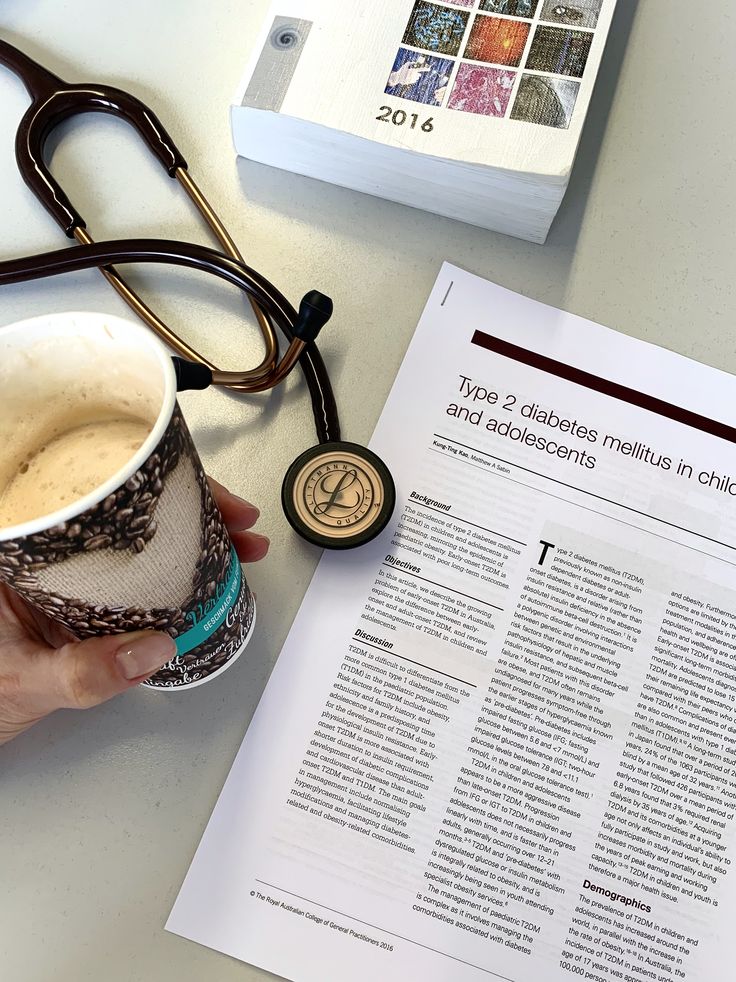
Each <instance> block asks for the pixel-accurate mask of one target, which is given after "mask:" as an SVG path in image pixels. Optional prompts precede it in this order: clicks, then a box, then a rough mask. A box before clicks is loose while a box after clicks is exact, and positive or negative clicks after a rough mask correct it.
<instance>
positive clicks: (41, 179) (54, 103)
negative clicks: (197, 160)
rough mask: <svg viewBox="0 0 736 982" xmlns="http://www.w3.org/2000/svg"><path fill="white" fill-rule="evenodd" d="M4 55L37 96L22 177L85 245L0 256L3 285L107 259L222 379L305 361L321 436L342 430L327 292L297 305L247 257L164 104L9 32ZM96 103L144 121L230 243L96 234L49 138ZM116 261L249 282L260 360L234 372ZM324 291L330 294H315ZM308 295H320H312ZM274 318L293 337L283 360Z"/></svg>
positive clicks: (264, 377)
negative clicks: (44, 61)
mask: <svg viewBox="0 0 736 982" xmlns="http://www.w3.org/2000/svg"><path fill="white" fill-rule="evenodd" d="M0 65H4V66H5V67H7V68H9V69H10V70H11V71H12V72H14V73H15V74H16V75H17V76H18V77H19V78H20V79H21V81H22V82H23V84H24V85H25V87H26V89H27V91H28V94H29V96H30V97H31V105H30V107H29V108H28V110H27V111H26V113H25V114H24V116H23V118H22V119H21V121H20V124H19V127H18V133H17V136H16V144H15V151H16V160H17V162H18V168H19V170H20V173H21V175H22V177H23V180H24V181H25V183H26V184H27V185H28V187H29V188H30V189H31V191H32V192H33V193H34V195H35V196H36V197H37V198H38V200H39V201H40V202H41V203H42V204H43V205H44V207H45V208H46V210H47V211H48V212H49V213H50V214H51V215H52V216H53V218H54V219H55V220H56V222H57V223H58V225H60V227H61V228H62V229H63V230H64V232H65V234H66V235H67V236H69V237H70V238H74V239H76V241H77V242H78V243H79V245H78V246H76V247H72V248H68V249H62V250H58V251H55V252H48V253H43V254H41V255H38V256H29V257H26V258H22V259H13V260H7V261H0V285H1V284H3V283H18V282H22V281H24V280H31V279H37V278H41V277H45V276H54V275H58V274H61V273H65V272H69V271H72V270H79V269H87V268H90V267H93V266H95V267H98V268H99V269H100V271H101V272H102V273H103V275H104V276H105V277H106V279H107V280H108V282H109V283H110V284H111V285H112V286H113V288H114V289H115V290H116V291H117V292H118V293H119V294H120V296H121V297H122V298H123V300H124V301H125V302H126V303H127V304H128V306H129V307H130V308H131V309H132V310H134V311H135V313H136V314H137V315H138V316H139V317H141V318H142V320H143V321H145V323H146V324H148V326H149V327H151V328H152V329H153V330H154V331H155V332H156V333H157V334H158V335H159V337H161V339H162V340H164V341H165V342H166V343H167V344H168V345H169V347H171V348H172V349H173V350H174V351H176V352H177V353H178V354H179V355H181V356H182V357H183V358H186V359H189V360H193V361H197V362H200V363H202V364H204V365H206V366H207V367H208V368H209V369H210V370H211V372H212V381H213V383H214V384H216V385H223V386H226V387H227V388H230V389H233V390H235V391H236V392H261V391H263V390H265V389H270V388H272V387H273V386H274V385H277V384H278V383H279V382H280V381H282V380H283V379H284V378H285V377H286V375H287V374H288V373H289V372H290V371H291V369H292V368H293V367H294V366H295V365H296V363H297V362H299V364H300V365H301V368H302V371H303V373H304V377H305V379H306V381H307V385H308V387H309V391H310V395H311V398H312V408H313V412H314V420H315V426H316V428H317V437H318V439H319V441H320V443H325V442H328V441H334V440H339V439H340V427H339V422H338V417H337V407H336V405H335V399H334V396H333V393H332V386H331V385H330V381H329V377H328V375H327V370H326V368H325V365H324V362H323V361H322V358H321V356H320V354H319V351H318V350H317V346H316V345H315V344H314V341H313V337H314V335H315V334H316V331H317V330H319V327H320V326H321V325H322V324H323V323H324V322H325V321H326V320H327V319H328V317H329V314H330V312H331V303H330V302H329V301H328V299H327V298H325V297H322V295H320V294H316V293H315V294H308V295H307V297H305V299H304V301H303V303H302V306H301V307H300V310H299V313H297V311H295V310H294V308H293V307H292V306H291V304H289V302H288V301H287V300H286V299H285V298H284V297H283V295H282V294H281V293H280V292H279V291H278V290H277V289H276V288H275V287H274V286H273V285H272V284H271V283H269V281H268V280H266V279H265V277H263V276H261V275H260V274H259V273H257V272H255V271H254V270H252V269H250V268H249V267H248V266H246V265H245V263H244V262H243V257H242V256H241V254H240V252H239V250H238V248H237V246H236V245H235V243H234V242H233V240H232V238H231V237H230V235H229V233H228V232H227V230H226V229H225V227H224V225H223V224H222V222H221V221H220V219H219V218H218V216H217V215H216V214H215V212H214V210H213V209H212V207H211V206H210V204H209V203H208V202H207V200H206V198H205V197H204V195H203V194H202V192H201V191H200V190H199V188H198V187H197V185H196V184H195V182H194V181H193V179H192V178H191V176H190V175H189V172H188V169H187V163H186V160H185V159H184V157H183V156H182V154H181V153H180V151H179V150H178V148H177V147H176V145H175V143H174V141H173V140H172V139H171V137H170V136H169V134H168V133H167V132H166V130H165V129H164V127H163V126H162V125H161V123H160V122H159V120H158V119H157V117H156V116H155V114H154V113H152V112H151V110H150V109H149V108H148V107H147V106H146V105H144V103H142V102H141V101H140V100H139V99H137V98H136V97H135V96H132V95H130V94H129V93H127V92H124V91H122V90H121V89H117V88H112V87H109V86H103V85H96V84H94V85H88V84H79V85H76V84H69V83H67V82H64V81H62V79H60V78H58V76H56V75H54V74H53V73H52V72H49V71H48V70H47V69H45V68H43V67H42V66H41V65H39V64H38V63H37V62H35V61H33V60H32V59H31V58H29V57H28V56H27V55H26V54H24V53H23V52H22V51H19V50H18V49H17V48H15V47H13V45H11V44H8V43H7V42H6V41H3V40H2V39H0ZM87 112H103V113H110V114H112V115H115V116H119V117H121V118H122V119H124V120H126V122H128V123H130V124H131V125H132V126H133V127H134V129H136V130H137V131H138V133H139V134H140V136H141V138H142V139H143V141H144V142H145V143H146V145H147V146H148V148H149V149H150V150H151V152H152V153H153V155H154V156H155V157H156V158H157V159H158V160H159V161H160V163H161V164H162V166H163V167H164V169H165V170H166V173H167V174H168V175H169V177H171V178H175V179H176V180H177V181H178V182H179V183H180V184H181V186H182V187H183V188H184V190H185V191H186V193H187V195H188V196H189V198H190V199H191V201H192V202H193V204H194V205H195V207H196V208H197V210H198V212H199V213H200V215H201V216H202V218H203V219H204V220H205V222H206V223H207V225H208V226H209V228H210V229H211V231H212V232H213V234H214V235H215V237H216V238H217V240H218V242H219V244H220V246H221V248H222V250H223V251H222V252H217V251H216V250H214V249H209V248H207V247H205V246H199V245H196V244H193V243H184V242H175V241H171V240H166V239H160V240H159V239H121V240H118V241H115V242H101V243H95V242H94V241H93V239H92V237H91V235H90V234H89V233H88V232H87V226H86V223H85V221H84V219H83V218H82V216H81V215H80V214H79V212H77V210H76V209H75V208H74V206H73V205H72V203H71V201H70V200H69V198H68V197H67V195H66V194H65V193H64V191H63V189H62V188H61V186H60V185H59V184H58V182H57V181H56V180H55V179H54V177H53V176H52V174H51V173H50V171H49V169H48V167H47V165H46V162H45V158H44V148H45V143H46V140H47V138H48V136H49V134H50V133H51V132H52V130H53V129H54V128H55V127H56V126H57V125H58V124H59V123H61V122H63V121H64V120H65V119H68V118H69V117H71V116H75V115H79V114H82V113H87ZM113 262H118V263H131V262H144V263H163V264H166V263H168V264H173V265H182V266H188V267H190V268H194V269H199V270H204V271H206V272H209V273H212V274H213V275H216V276H218V277H220V278H221V279H224V280H226V281H227V282H230V283H233V284H234V285H236V286H238V287H239V288H240V289H241V290H244V291H245V292H246V294H247V295H248V298H249V300H250V304H251V307H252V309H253V312H254V314H255V317H256V320H257V322H258V325H259V327H260V329H261V333H262V335H263V340H264V344H265V354H264V357H263V360H262V362H261V364H260V365H258V366H257V367H256V368H253V369H250V370H248V371H243V372H226V371H222V370H221V369H219V368H217V366H215V365H214V364H212V363H211V362H209V361H208V360H207V359H205V358H204V357H202V355H201V354H199V353H198V352H197V351H195V350H194V348H192V347H190V345H188V344H187V343H186V341H184V340H183V339H182V338H181V337H180V336H179V335H178V334H177V333H176V332H175V331H173V330H172V329H171V328H170V327H169V326H168V325H167V324H165V323H164V322H163V321H162V320H161V319H160V318H159V317H158V316H157V315H156V314H155V313H154V312H153V311H152V310H151V309H150V307H148V305H147V304H146V303H145V301H143V300H142V299H141V298H140V297H139V296H138V295H137V294H136V293H135V291H134V290H133V289H132V288H131V287H130V286H129V285H128V284H127V283H126V281H125V280H124V279H123V277H122V276H121V275H120V274H119V273H118V271H117V270H116V269H115V268H114V266H113V265H111V264H112V263H113ZM319 297H321V300H319V299H317V300H315V299H314V298H319ZM308 298H312V300H311V301H308ZM305 304H306V307H305ZM328 308H329V309H328ZM307 321H309V324H308V325H307ZM274 324H275V325H276V327H278V328H279V330H280V331H281V332H282V333H283V334H284V335H285V337H286V338H287V340H288V341H289V345H288V348H287V350H286V352H285V353H284V355H283V357H282V358H281V359H280V360H279V346H278V340H277V337H276V333H275V330H274ZM300 335H301V337H300Z"/></svg>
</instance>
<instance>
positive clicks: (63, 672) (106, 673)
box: [51, 631, 176, 709]
mask: <svg viewBox="0 0 736 982" xmlns="http://www.w3.org/2000/svg"><path fill="white" fill-rule="evenodd" d="M175 655H176V645H175V643H174V641H173V640H172V639H171V638H170V637H169V636H168V634H159V633H156V632H153V631H136V632H134V633H132V634H114V635H108V636H106V637H102V638H90V639H89V640H87V641H76V642H72V643H70V644H65V645H63V646H62V647H61V648H59V649H58V650H57V651H56V652H55V654H54V656H53V658H52V659H51V664H52V665H53V666H54V671H55V674H56V680H57V686H58V693H59V707H60V708H66V709H86V708H88V707H90V706H97V705H98V704H99V703H101V702H105V700H106V699H111V698H112V696H115V695H117V694H118V693H119V692H124V691H125V690H126V689H130V688H132V686H134V685H137V684H138V683H139V682H143V681H144V680H145V679H147V678H148V677H149V676H150V675H153V673H154V672H155V671H156V670H157V669H159V668H161V666H162V665H165V664H166V662H167V661H170V660H171V659H172V658H173V657H174V656H175Z"/></svg>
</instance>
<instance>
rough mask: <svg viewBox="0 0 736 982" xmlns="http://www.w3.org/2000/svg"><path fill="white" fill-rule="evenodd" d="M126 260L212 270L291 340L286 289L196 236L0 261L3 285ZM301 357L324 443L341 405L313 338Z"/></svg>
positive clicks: (334, 436)
mask: <svg viewBox="0 0 736 982" xmlns="http://www.w3.org/2000/svg"><path fill="white" fill-rule="evenodd" d="M121 263H122V264H125V263H155V264H159V265H167V264H168V265H176V266H186V267H189V268H190V269H196V270H200V271H203V272H207V273H211V274H212V275H214V276H217V277H219V278H220V279H222V280H225V281H226V282H228V283H230V284H232V285H233V286H237V287H238V288H239V289H240V290H243V291H244V292H246V293H247V294H248V295H249V296H251V297H252V298H253V299H254V300H255V301H256V303H258V304H259V306H261V307H262V308H263V309H264V310H265V311H266V312H267V313H268V315H269V316H270V317H271V318H272V319H273V322H274V323H275V324H276V326H277V327H278V328H279V330H280V331H281V332H282V333H283V334H284V335H285V337H286V338H287V339H288V340H291V339H292V337H293V332H292V327H293V325H294V323H295V322H296V319H297V312H296V310H295V309H294V307H293V306H292V305H291V304H290V303H289V301H288V300H287V299H286V297H284V295H283V294H282V293H281V292H280V291H279V290H278V289H277V288H276V287H275V286H274V285H273V284H272V283H271V282H270V281H269V280H267V279H266V278H265V277H264V276H262V275H261V274H260V273H258V272H257V271H256V270H254V269H251V268H250V267H248V266H246V265H245V263H241V262H238V261H236V260H235V259H231V258H230V257H229V256H226V255H224V254H223V253H221V252H218V251H217V250H215V249H210V248H209V247H207V246H203V245H198V244H197V243H193V242H179V241H176V240H174V239H143V238H140V239H116V240H115V241H109V242H104V241H103V242H95V243H93V244H90V245H76V246H71V247H69V248H66V249H54V250H52V251H50V252H43V253H39V254H37V255H35V256H24V257H23V258H22V259H8V260H3V261H0V286H2V285H4V284H10V283H23V282H28V281H30V280H36V279H45V278H46V277H50V276H61V275H63V274H64V273H72V272H79V271H82V270H86V269H93V268H99V267H104V266H111V265H113V264H121ZM300 363H301V364H302V368H303V370H304V375H305V378H306V381H307V384H308V387H309V391H310V395H311V398H312V409H313V413H314V421H315V427H316V429H317V438H318V440H319V442H320V443H327V442H330V441H335V440H339V439H340V431H339V424H338V422H337V420H338V417H337V407H336V405H335V399H334V395H333V393H332V388H331V386H330V384H329V378H328V375H327V370H326V368H325V365H324V362H323V361H322V356H321V355H320V353H319V351H318V350H317V346H316V345H315V344H314V343H312V342H310V343H308V344H307V347H306V348H305V349H304V351H303V352H302V354H301V356H300Z"/></svg>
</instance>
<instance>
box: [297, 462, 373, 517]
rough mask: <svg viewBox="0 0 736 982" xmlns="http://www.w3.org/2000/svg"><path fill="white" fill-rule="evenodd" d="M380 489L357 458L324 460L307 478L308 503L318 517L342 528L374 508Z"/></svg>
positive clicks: (306, 495)
mask: <svg viewBox="0 0 736 982" xmlns="http://www.w3.org/2000/svg"><path fill="white" fill-rule="evenodd" d="M377 490H378V489H377V487H376V483H375V481H374V480H372V479H371V475H370V474H369V473H368V471H367V470H366V469H365V468H363V467H360V466H359V465H358V464H357V463H356V462H355V461H354V460H352V461H348V460H340V459H334V460H324V461H322V462H321V463H320V464H319V465H318V466H316V467H314V468H313V469H312V471H311V472H310V474H309V475H308V476H307V478H306V481H305V483H304V505H305V506H306V508H307V509H308V510H309V512H310V514H311V515H312V517H313V518H314V519H315V520H316V521H318V522H320V523H321V524H323V525H326V526H328V527H330V528H340V527H342V526H344V525H354V524H355V523H357V522H360V520H361V519H362V518H364V517H365V516H366V515H367V514H368V513H369V512H371V511H372V509H373V506H374V504H375V500H376V494H377Z"/></svg>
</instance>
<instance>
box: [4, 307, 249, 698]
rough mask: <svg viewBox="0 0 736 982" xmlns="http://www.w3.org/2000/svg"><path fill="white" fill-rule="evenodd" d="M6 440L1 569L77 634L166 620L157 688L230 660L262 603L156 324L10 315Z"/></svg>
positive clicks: (210, 674) (185, 683) (216, 669)
mask: <svg viewBox="0 0 736 982" xmlns="http://www.w3.org/2000/svg"><path fill="white" fill-rule="evenodd" d="M0 447H2V451H1V456H0V580H2V581H3V582H5V583H6V584H7V585H8V586H9V587H11V588H12V589H13V590H15V591H17V593H18V594H20V596H21V597H22V598H23V599H24V600H25V601H26V602H27V603H28V604H30V605H31V606H32V607H34V608H35V609H36V610H38V611H39V612H41V613H42V614H45V615H46V616H48V617H49V618H51V619H52V620H54V621H56V622H58V623H59V624H61V625H63V626H64V627H65V628H67V629H68V630H69V631H70V632H71V633H72V634H73V635H74V636H75V637H77V638H79V639H83V638H88V637H93V636H96V635H104V634H120V633H124V632H128V631H141V630H153V631H164V632H166V633H168V634H170V635H171V637H172V638H173V639H174V641H175V642H176V648H177V653H176V656H175V657H174V658H172V660H171V661H170V662H168V663H167V664H166V665H164V666H163V668H161V669H160V670H159V671H158V672H156V673H155V675H153V676H152V677H151V678H150V679H148V680H147V681H146V682H144V683H143V684H144V685H146V686H148V687H150V688H156V689H189V688H193V687H195V686H198V685H201V684H203V683H204V682H208V681H210V680H211V679H213V678H215V677H216V676H217V675H219V674H221V673H222V672H224V671H225V670H226V669H227V668H229V667H230V666H231V665H232V664H233V663H234V661H235V660H236V659H237V658H238V656H239V655H240V654H241V653H242V651H243V650H244V648H245V647H246V645H247V643H248V641H249V639H250V636H251V633H252V630H253V625H254V621H255V603H254V599H253V595H252V593H251V591H250V589H249V587H248V584H247V582H246V579H245V576H244V575H243V572H242V569H241V566H240V562H239V560H238V558H237V555H236V553H235V549H234V547H233V545H232V542H231V541H230V537H229V535H228V533H227V530H226V528H225V524H224V521H223V519H222V516H221V514H220V512H219V510H218V508H217V505H216V504H215V501H214V499H213V497H212V493H211V491H210V487H209V484H208V482H207V478H206V476H205V474H204V471H203V469H202V465H201V463H200V460H199V457H198V455H197V451H196V449H195V447H194V444H193V442H192V439H191V436H190V434H189V431H188V429H187V426H186V423H185V421H184V418H183V416H182V414H181V411H180V409H179V406H178V404H177V401H176V378H175V374H174V368H173V365H172V362H171V358H170V357H169V355H168V353H167V351H166V349H165V347H164V346H163V345H162V344H161V343H160V342H159V341H158V340H157V339H156V338H155V337H154V335H153V334H152V333H150V332H149V331H147V330H145V329H144V328H142V327H140V326H138V325H136V324H132V323H129V322H128V321H125V320H122V319H121V318H118V317H112V316H108V315H104V314H93V313H65V314H52V315H48V316H44V317H37V318H34V319H32V320H28V321H24V322H21V323H19V324H14V325H10V326H8V327H4V328H0Z"/></svg>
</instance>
